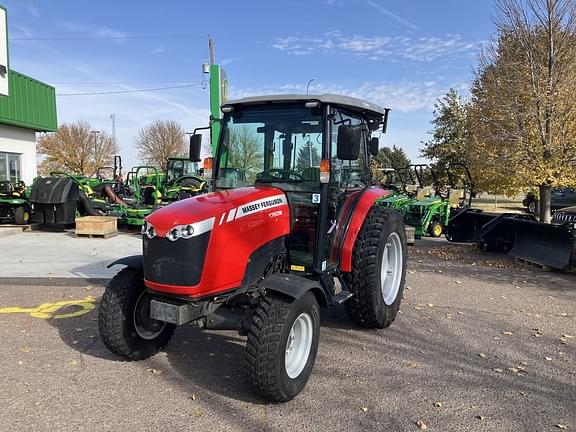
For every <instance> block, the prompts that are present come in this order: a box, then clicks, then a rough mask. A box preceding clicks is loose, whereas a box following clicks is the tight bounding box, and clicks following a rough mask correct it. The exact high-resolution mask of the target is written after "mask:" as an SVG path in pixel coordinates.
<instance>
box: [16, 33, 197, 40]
mask: <svg viewBox="0 0 576 432" xmlns="http://www.w3.org/2000/svg"><path fill="white" fill-rule="evenodd" d="M207 36H208V35H205V34H198V35H155V36H74V37H68V36H55V37H15V38H14V37H11V38H9V39H10V40H13V41H67V40H70V41H75V40H100V39H102V40H128V39H192V38H204V37H207Z"/></svg>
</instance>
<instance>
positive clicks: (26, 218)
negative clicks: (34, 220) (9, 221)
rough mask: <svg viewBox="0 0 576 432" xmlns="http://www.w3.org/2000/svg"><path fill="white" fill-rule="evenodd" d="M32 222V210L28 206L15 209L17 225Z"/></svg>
mask: <svg viewBox="0 0 576 432" xmlns="http://www.w3.org/2000/svg"><path fill="white" fill-rule="evenodd" d="M28 222H30V212H29V211H28V209H27V208H26V207H18V208H17V209H16V210H15V211H14V223H15V224H16V225H26V224H27V223H28Z"/></svg>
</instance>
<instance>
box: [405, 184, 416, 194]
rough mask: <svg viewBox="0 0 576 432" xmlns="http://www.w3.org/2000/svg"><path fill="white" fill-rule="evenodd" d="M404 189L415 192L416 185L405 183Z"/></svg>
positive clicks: (411, 192)
mask: <svg viewBox="0 0 576 432" xmlns="http://www.w3.org/2000/svg"><path fill="white" fill-rule="evenodd" d="M405 190H406V192H407V193H410V194H413V193H415V192H416V190H417V187H416V185H413V184H410V185H406V187H405Z"/></svg>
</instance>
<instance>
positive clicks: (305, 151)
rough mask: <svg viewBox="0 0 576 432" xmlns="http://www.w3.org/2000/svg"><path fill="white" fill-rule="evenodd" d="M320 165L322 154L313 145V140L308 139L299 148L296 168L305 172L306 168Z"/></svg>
mask: <svg viewBox="0 0 576 432" xmlns="http://www.w3.org/2000/svg"><path fill="white" fill-rule="evenodd" d="M318 166H320V154H319V153H318V149H317V148H316V146H313V145H312V142H311V141H310V140H308V141H306V144H304V145H303V146H302V147H301V148H300V150H298V157H297V158H296V168H297V169H298V171H300V172H303V171H304V169H305V168H308V167H318Z"/></svg>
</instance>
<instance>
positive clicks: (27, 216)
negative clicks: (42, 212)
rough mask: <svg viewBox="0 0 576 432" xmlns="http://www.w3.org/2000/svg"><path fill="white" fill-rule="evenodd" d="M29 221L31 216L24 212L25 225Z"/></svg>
mask: <svg viewBox="0 0 576 432" xmlns="http://www.w3.org/2000/svg"><path fill="white" fill-rule="evenodd" d="M29 219H30V214H29V213H28V212H27V211H25V212H24V222H25V223H28V220H29Z"/></svg>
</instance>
